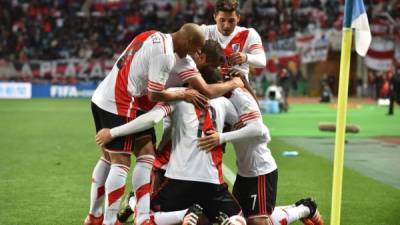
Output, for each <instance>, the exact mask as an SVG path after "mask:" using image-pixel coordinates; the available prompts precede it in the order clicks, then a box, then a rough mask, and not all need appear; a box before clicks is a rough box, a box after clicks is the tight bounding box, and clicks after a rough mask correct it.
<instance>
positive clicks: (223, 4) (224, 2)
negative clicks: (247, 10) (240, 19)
mask: <svg viewBox="0 0 400 225" xmlns="http://www.w3.org/2000/svg"><path fill="white" fill-rule="evenodd" d="M219 11H222V12H237V13H238V12H239V0H217V2H216V3H215V13H218V12H219Z"/></svg>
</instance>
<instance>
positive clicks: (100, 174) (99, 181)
mask: <svg viewBox="0 0 400 225" xmlns="http://www.w3.org/2000/svg"><path fill="white" fill-rule="evenodd" d="M110 165H111V162H110V156H109V155H108V153H107V152H105V151H104V149H102V156H101V157H100V159H99V161H97V163H96V166H95V167H94V170H93V173H92V184H91V188H90V208H89V215H88V217H87V218H86V219H85V222H84V224H85V225H92V224H93V225H96V224H102V223H103V202H104V193H105V183H106V179H107V176H108V173H109V171H110Z"/></svg>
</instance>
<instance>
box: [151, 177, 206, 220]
mask: <svg viewBox="0 0 400 225" xmlns="http://www.w3.org/2000/svg"><path fill="white" fill-rule="evenodd" d="M195 186H196V182H192V181H183V180H175V179H168V178H166V179H165V181H164V182H163V183H162V184H161V185H160V187H159V188H158V189H157V190H156V191H155V192H154V193H153V195H152V201H151V208H152V209H153V211H155V212H154V214H153V215H152V219H153V221H154V222H155V223H156V224H157V225H171V224H176V223H179V224H185V225H191V224H193V225H194V224H196V223H197V222H198V219H199V216H200V214H201V213H202V208H201V207H200V206H199V205H196V204H195V199H196V198H197V196H195V195H194V194H193V193H194V192H193V190H194V188H195Z"/></svg>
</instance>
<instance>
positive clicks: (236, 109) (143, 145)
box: [84, 0, 324, 225]
mask: <svg viewBox="0 0 400 225" xmlns="http://www.w3.org/2000/svg"><path fill="white" fill-rule="evenodd" d="M214 19H215V21H216V24H215V25H201V26H199V25H196V24H193V23H187V24H184V25H183V26H182V27H181V28H180V29H179V30H178V31H176V32H175V33H172V34H164V33H161V32H158V31H147V32H143V33H141V34H139V35H138V36H136V37H135V38H134V39H133V41H132V42H131V43H130V44H129V45H128V47H127V48H126V49H125V50H124V52H123V53H122V54H121V56H120V57H119V58H118V60H117V62H116V63H115V65H114V67H113V68H112V70H111V72H110V73H109V74H108V75H107V76H106V78H105V79H104V80H103V81H102V82H101V83H100V85H99V86H98V88H97V89H96V91H95V92H94V94H93V97H92V113H93V118H94V121H95V126H96V132H97V134H96V142H97V144H99V145H100V146H101V149H102V155H101V157H100V159H99V161H98V162H97V164H96V166H95V168H94V170H93V174H92V183H91V194H90V196H91V198H90V209H89V215H88V216H87V217H86V219H85V221H84V225H101V224H105V225H116V224H117V225H118V224H122V222H121V221H119V219H118V217H117V214H118V210H119V208H120V204H121V200H122V198H123V195H124V193H125V185H126V179H127V175H128V171H129V169H130V166H131V155H132V153H133V154H134V155H135V157H136V164H135V167H134V169H133V173H132V182H133V192H134V195H133V196H132V198H131V199H130V206H129V207H131V208H132V211H133V212H134V217H135V221H134V224H136V225H152V224H157V225H172V224H185V225H186V224H190V225H194V224H213V223H218V224H223V225H229V224H232V225H243V224H251V225H253V224H254V225H258V224H260V225H266V224H275V225H279V224H281V225H285V224H290V223H292V222H293V221H296V220H301V221H302V222H303V223H304V224H306V225H323V223H324V222H323V219H322V217H321V215H320V213H319V211H318V209H317V206H316V203H315V202H314V200H312V199H310V198H306V199H301V200H299V201H297V202H296V203H295V204H293V205H289V206H283V207H275V202H276V193H277V179H278V171H277V165H276V163H275V160H274V158H273V156H272V155H271V152H270V150H269V149H268V147H267V143H268V142H269V141H270V139H271V138H270V134H269V130H268V128H267V127H266V126H265V125H264V123H263V120H262V117H261V113H260V109H259V106H258V103H257V99H256V98H255V95H254V93H253V92H252V90H251V88H250V87H249V84H248V82H247V79H248V73H249V67H250V66H253V67H265V64H266V58H265V52H264V48H263V46H262V41H261V38H260V36H259V34H258V33H257V32H256V31H255V30H254V29H252V28H245V27H240V26H237V24H238V22H239V20H240V14H239V12H238V1H237V0H218V1H217V2H216V5H215V14H214ZM161 120H163V122H164V123H163V124H164V132H163V137H162V140H161V142H160V144H159V146H158V148H157V147H156V141H155V132H154V128H153V126H154V125H155V124H157V123H158V122H160V121H161ZM227 142H232V144H233V147H234V149H235V153H236V165H237V169H238V172H237V176H236V180H235V183H234V186H233V191H232V194H233V195H232V194H231V193H230V192H229V190H228V188H227V185H226V184H225V182H224V179H223V173H222V156H223V151H224V144H225V143H227ZM156 149H157V150H156ZM103 208H104V210H103Z"/></svg>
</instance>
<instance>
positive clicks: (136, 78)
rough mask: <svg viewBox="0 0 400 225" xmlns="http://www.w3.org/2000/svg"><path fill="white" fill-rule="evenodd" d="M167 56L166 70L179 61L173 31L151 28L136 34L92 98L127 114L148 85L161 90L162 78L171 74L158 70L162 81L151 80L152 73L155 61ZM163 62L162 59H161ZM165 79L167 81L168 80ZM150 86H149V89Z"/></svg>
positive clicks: (106, 106) (99, 103)
mask: <svg viewBox="0 0 400 225" xmlns="http://www.w3.org/2000/svg"><path fill="white" fill-rule="evenodd" d="M160 57H163V60H164V59H165V61H167V62H165V61H163V63H165V64H166V65H167V67H168V66H169V67H171V68H164V70H165V71H166V72H169V71H170V70H171V69H172V66H173V65H174V63H175V56H174V53H173V45H172V38H171V35H169V34H163V33H160V32H157V31H147V32H143V33H141V34H139V35H138V36H136V37H135V38H134V39H133V41H132V42H131V43H130V44H129V45H128V47H127V48H126V49H125V50H124V52H123V53H122V54H121V56H120V57H119V58H118V59H117V61H116V62H115V64H114V66H113V68H112V70H111V71H110V73H109V74H108V75H107V76H106V77H105V79H104V80H103V81H102V82H101V83H100V85H99V86H98V87H97V89H96V91H95V92H94V94H93V97H92V101H93V102H94V103H95V104H96V105H98V106H99V107H100V108H102V109H104V110H106V111H108V112H111V113H114V114H118V115H121V116H130V115H126V113H128V112H129V111H130V109H131V108H132V107H138V106H135V104H136V103H135V102H134V99H133V98H132V97H135V96H143V95H145V94H146V93H147V89H149V90H152V91H161V90H162V89H163V85H161V84H160V83H162V80H166V79H168V74H156V75H157V76H158V75H159V76H160V77H159V78H158V79H160V80H161V81H160V83H157V82H153V81H154V79H153V81H151V80H152V79H150V78H149V76H150V75H149V74H151V73H152V71H151V70H152V66H153V67H156V65H154V64H155V63H154V62H155V61H157V62H158V61H160V62H161V61H162V60H161V59H159V58H160ZM157 64H159V63H157ZM164 82H165V81H164ZM146 88H147V89H146Z"/></svg>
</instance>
